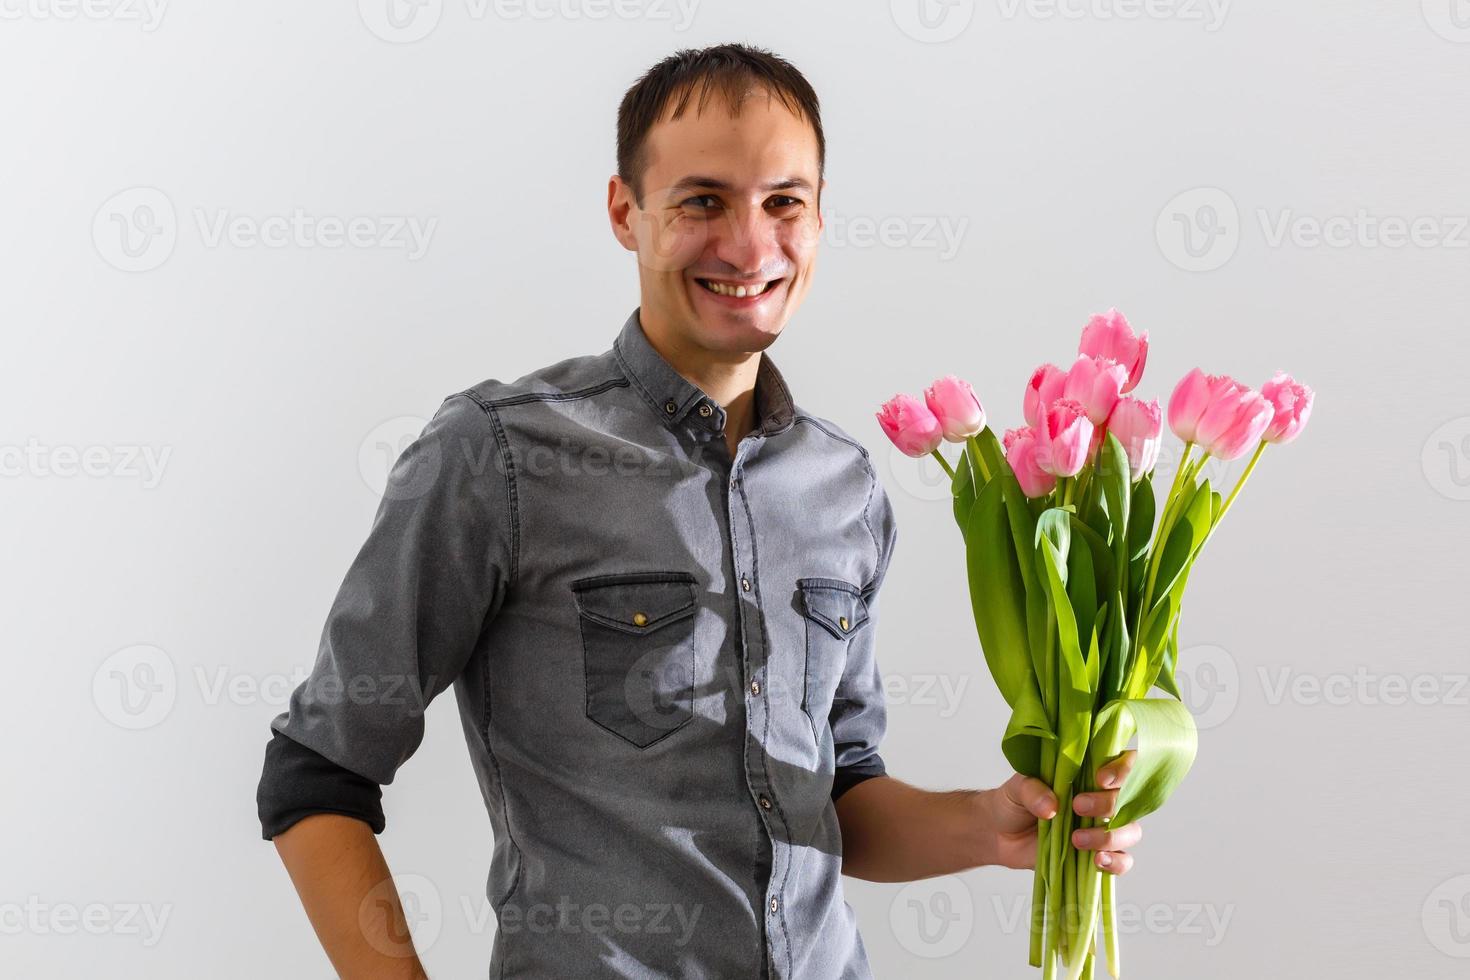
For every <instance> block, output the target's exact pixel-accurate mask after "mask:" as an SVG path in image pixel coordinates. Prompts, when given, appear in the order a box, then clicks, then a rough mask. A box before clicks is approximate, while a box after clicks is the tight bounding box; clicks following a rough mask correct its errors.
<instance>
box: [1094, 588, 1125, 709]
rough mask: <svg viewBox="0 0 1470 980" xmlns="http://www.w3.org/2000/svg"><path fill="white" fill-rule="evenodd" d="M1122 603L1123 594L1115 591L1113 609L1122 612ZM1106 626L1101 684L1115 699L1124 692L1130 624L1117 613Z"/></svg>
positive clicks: (1110, 696)
mask: <svg viewBox="0 0 1470 980" xmlns="http://www.w3.org/2000/svg"><path fill="white" fill-rule="evenodd" d="M1122 602H1123V594H1122V592H1119V591H1117V590H1116V589H1115V590H1114V592H1113V601H1112V608H1113V609H1115V610H1120V609H1121V608H1122ZM1104 625H1105V633H1104V640H1103V671H1102V677H1101V678H1100V679H1099V684H1100V685H1101V690H1103V691H1104V692H1105V693H1106V695H1107V696H1108V697H1109V698H1114V697H1117V696H1118V695H1119V694H1120V693H1122V691H1123V681H1124V677H1123V668H1124V667H1125V666H1126V665H1127V662H1128V651H1129V649H1130V644H1129V636H1128V622H1127V618H1126V617H1125V616H1123V615H1121V614H1118V613H1115V614H1114V615H1112V616H1109V617H1107V619H1105V620H1104Z"/></svg>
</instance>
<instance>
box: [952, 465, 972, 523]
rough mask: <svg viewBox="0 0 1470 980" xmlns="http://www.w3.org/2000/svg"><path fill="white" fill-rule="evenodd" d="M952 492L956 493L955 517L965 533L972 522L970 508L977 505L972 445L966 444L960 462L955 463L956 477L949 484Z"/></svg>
mask: <svg viewBox="0 0 1470 980" xmlns="http://www.w3.org/2000/svg"><path fill="white" fill-rule="evenodd" d="M949 489H950V493H951V494H953V495H954V519H955V523H956V524H958V525H959V526H960V533H961V534H964V533H965V528H966V527H968V526H969V523H970V508H972V507H974V506H975V481H974V478H973V477H972V476H971V474H970V447H969V446H968V445H966V446H965V449H964V451H963V452H961V453H960V458H959V462H957V463H956V464H955V468H954V479H953V480H952V481H950V484H949Z"/></svg>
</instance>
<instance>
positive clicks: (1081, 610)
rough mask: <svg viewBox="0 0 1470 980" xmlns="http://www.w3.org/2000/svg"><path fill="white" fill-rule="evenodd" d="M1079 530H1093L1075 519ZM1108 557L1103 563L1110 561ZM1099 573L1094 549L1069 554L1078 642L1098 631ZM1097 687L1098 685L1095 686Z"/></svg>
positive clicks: (1083, 548) (1069, 586)
mask: <svg viewBox="0 0 1470 980" xmlns="http://www.w3.org/2000/svg"><path fill="white" fill-rule="evenodd" d="M1073 521H1075V522H1076V526H1077V527H1079V528H1085V529H1086V534H1092V529H1091V528H1088V527H1087V525H1085V524H1083V523H1082V522H1080V521H1077V519H1076V518H1075V517H1074V518H1073ZM1108 560H1109V558H1108V556H1107V555H1104V556H1103V561H1104V562H1106V561H1108ZM1097 594H1098V583H1097V573H1096V572H1095V571H1094V570H1093V565H1092V549H1091V548H1090V547H1088V546H1086V545H1083V546H1081V547H1077V548H1072V549H1071V550H1070V551H1068V552H1067V598H1068V599H1069V600H1071V603H1072V612H1073V613H1074V615H1075V616H1076V619H1077V642H1078V643H1079V644H1086V642H1087V638H1088V637H1089V636H1091V635H1092V634H1093V633H1095V632H1096V630H1097ZM1094 686H1096V685H1094Z"/></svg>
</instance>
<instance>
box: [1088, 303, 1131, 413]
mask: <svg viewBox="0 0 1470 980" xmlns="http://www.w3.org/2000/svg"><path fill="white" fill-rule="evenodd" d="M1077 352H1078V353H1079V354H1087V355H1089V356H1091V357H1101V358H1104V359H1106V360H1111V361H1117V362H1118V363H1119V364H1121V365H1123V367H1124V368H1125V369H1126V370H1127V372H1128V380H1127V381H1125V382H1124V383H1123V392H1124V393H1125V394H1126V393H1127V392H1130V391H1132V390H1133V389H1134V388H1137V387H1138V381H1139V379H1140V378H1142V377H1143V366H1144V364H1146V363H1147V362H1148V331H1147V330H1145V331H1144V332H1143V333H1142V334H1139V335H1138V336H1136V337H1135V336H1134V335H1133V328H1132V327H1130V326H1129V325H1128V321H1127V320H1126V319H1125V318H1124V316H1123V314H1121V313H1119V312H1118V311H1117V310H1116V309H1113V310H1108V311H1107V312H1106V313H1096V314H1093V317H1092V319H1091V320H1089V321H1087V326H1085V327H1083V328H1082V343H1081V344H1079V345H1078V347H1077Z"/></svg>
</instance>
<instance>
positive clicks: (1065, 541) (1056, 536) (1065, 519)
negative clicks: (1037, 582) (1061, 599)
mask: <svg viewBox="0 0 1470 980" xmlns="http://www.w3.org/2000/svg"><path fill="white" fill-rule="evenodd" d="M1072 516H1073V515H1072V512H1071V511H1069V510H1064V509H1062V508H1061V507H1052V508H1051V509H1049V510H1047V511H1045V512H1044V513H1043V514H1042V515H1041V516H1040V517H1038V518H1037V519H1036V537H1035V539H1034V540H1033V542H1032V545H1031V546H1032V547H1033V548H1035V549H1037V550H1036V567H1037V568H1038V569H1040V568H1041V567H1042V565H1041V550H1040V549H1041V541H1042V539H1043V538H1045V539H1046V540H1048V541H1050V542H1051V544H1052V547H1053V548H1055V549H1056V551H1057V561H1058V563H1059V564H1060V566H1061V567H1062V568H1063V569H1065V568H1066V567H1067V552H1068V551H1070V550H1071V548H1072ZM1062 581H1063V584H1065V582H1066V572H1065V571H1063V573H1062Z"/></svg>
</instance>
